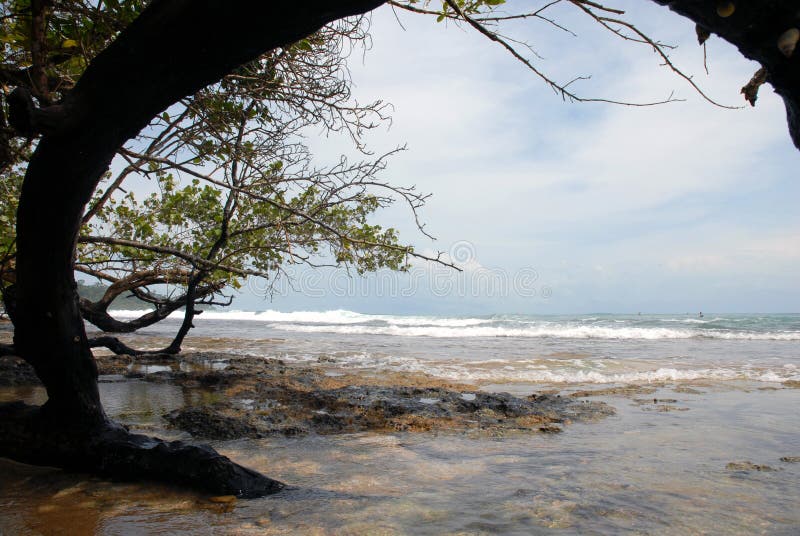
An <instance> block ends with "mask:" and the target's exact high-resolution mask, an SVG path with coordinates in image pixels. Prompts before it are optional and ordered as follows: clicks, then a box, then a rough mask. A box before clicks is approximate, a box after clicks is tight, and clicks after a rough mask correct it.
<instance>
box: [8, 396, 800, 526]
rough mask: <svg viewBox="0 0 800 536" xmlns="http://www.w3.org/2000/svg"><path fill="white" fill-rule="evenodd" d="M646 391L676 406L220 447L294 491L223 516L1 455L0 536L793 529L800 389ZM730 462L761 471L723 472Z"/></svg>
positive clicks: (141, 403) (144, 413)
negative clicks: (575, 420) (520, 427)
mask: <svg viewBox="0 0 800 536" xmlns="http://www.w3.org/2000/svg"><path fill="white" fill-rule="evenodd" d="M517 388H521V387H520V386H517ZM101 389H102V396H103V398H104V401H105V402H106V404H107V406H108V407H109V411H110V412H111V413H112V414H114V415H116V416H118V417H124V418H126V419H129V420H131V421H135V422H141V423H145V424H146V423H150V424H153V425H154V426H155V425H158V422H159V420H158V419H159V416H160V414H162V413H163V412H166V411H169V410H170V409H174V408H176V407H178V406H180V405H181V404H183V403H185V402H186V401H187V399H193V400H194V399H197V400H200V401H202V397H203V396H208V395H207V394H206V395H198V394H196V392H195V393H194V394H192V393H190V392H186V391H183V390H181V389H180V388H177V387H175V386H169V385H164V384H151V383H146V382H129V383H113V382H112V383H104V384H102V386H101ZM21 393H22V391H17V392H16V394H17V395H19V394H21ZM26 393H27V394H26V395H25V396H27V397H28V398H35V397H37V396H40V394H39V392H38V391H36V390H35V389H34V390H28V391H26ZM0 396H2V397H7V396H8V391H7V390H3V391H0ZM650 396H652V397H653V398H655V399H656V400H659V401H660V400H667V399H669V400H674V402H671V403H670V405H671V406H675V407H682V408H685V409H686V411H657V410H653V409H652V408H657V407H658V406H659V405H660V404H661V403H660V402H659V403H658V404H656V405H654V404H653V403H652V402H653V401H652V400H650V402H646V401H642V400H639V401H637V400H632V399H630V398H622V397H614V398H608V399H607V401H608V402H610V403H611V404H613V405H614V406H615V407H616V408H617V410H618V414H617V415H616V416H614V417H610V418H608V419H606V420H604V421H602V422H600V423H594V424H574V425H571V426H567V427H566V428H565V432H564V433H562V434H558V435H545V434H535V435H514V436H510V437H506V438H503V439H496V438H495V439H490V438H475V437H469V436H465V435H457V434H385V435H376V434H353V435H344V436H324V437H322V436H306V437H294V438H279V437H274V438H269V439H263V440H242V441H230V442H218V443H216V444H215V446H216V447H217V448H219V449H220V450H221V451H222V452H223V453H224V454H227V455H230V456H232V457H233V458H235V459H237V460H239V461H241V462H243V463H245V464H246V465H249V466H251V467H254V468H256V469H258V470H260V471H263V472H265V473H266V474H269V475H270V476H273V477H276V478H279V479H281V480H283V481H285V482H288V483H290V484H291V485H292V486H293V487H292V488H291V489H289V490H287V491H286V492H283V493H281V494H279V495H277V496H273V497H270V498H265V499H259V500H253V501H240V502H238V503H237V504H236V505H235V506H234V507H233V508H232V509H228V508H226V507H224V506H223V505H216V504H213V503H210V502H208V500H207V497H204V496H200V495H195V494H191V493H186V492H183V491H180V490H175V489H171V488H168V487H164V486H150V485H144V484H115V483H109V482H105V481H102V480H95V479H87V478H85V477H83V476H81V475H68V474H64V473H62V472H59V471H54V470H49V469H41V468H31V467H27V466H22V465H17V464H13V463H11V462H0V533H3V534H5V533H9V534H18V533H31V532H35V533H43V534H49V533H56V532H59V531H61V530H62V529H63V527H70V528H74V529H75V533H81V534H91V533H95V534H132V533H133V534H135V533H142V534H144V533H177V532H181V533H183V532H187V533H196V534H209V533H225V534H309V533H310V534H314V533H318V534H341V533H345V534H459V533H462V534H463V533H468V534H492V533H502V534H512V535H513V534H531V533H538V532H542V531H544V530H556V531H563V532H566V533H594V534H618V533H620V532H627V531H633V532H639V533H659V534H687V533H692V534H697V533H715V534H721V533H725V534H737V533H738V534H751V533H754V532H756V533H757V532H763V533H787V534H788V533H792V531H794V530H796V528H797V526H800V512H798V510H797V508H796V505H797V504H798V501H800V464H798V463H786V462H781V461H780V458H781V457H786V456H800V414H798V412H797V411H796V408H797V407H798V403H800V390H798V389H781V390H774V391H773V390H759V389H758V388H757V387H755V386H754V387H752V388H748V389H728V388H725V389H722V388H716V387H714V386H706V387H704V388H702V389H693V390H692V391H690V392H686V390H685V389H683V390H680V389H679V390H676V389H672V388H663V389H661V390H659V391H657V392H656V393H654V394H652V395H650ZM193 397H194V398H193ZM197 397H199V398H197ZM648 404H649V406H648ZM649 407H650V409H649V410H647V411H645V410H646V409H648V408H649ZM736 460H750V461H752V462H753V463H755V464H764V465H768V466H770V467H772V468H774V469H775V470H774V471H730V470H728V469H726V465H727V463H729V462H731V461H736Z"/></svg>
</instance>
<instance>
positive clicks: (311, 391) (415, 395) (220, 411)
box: [0, 352, 614, 440]
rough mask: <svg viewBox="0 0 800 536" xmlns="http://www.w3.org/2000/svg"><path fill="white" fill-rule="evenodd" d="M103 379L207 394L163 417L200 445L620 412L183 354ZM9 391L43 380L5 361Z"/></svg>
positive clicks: (510, 424) (597, 405)
mask: <svg viewBox="0 0 800 536" xmlns="http://www.w3.org/2000/svg"><path fill="white" fill-rule="evenodd" d="M97 363H98V368H99V371H100V374H101V381H146V382H159V383H169V384H173V385H177V386H180V387H182V388H186V389H192V390H198V391H202V392H203V393H204V394H205V395H206V396H203V397H201V398H202V403H200V404H197V405H191V406H187V407H183V408H179V409H177V410H175V411H172V412H170V413H168V414H166V415H163V418H164V420H165V422H166V423H167V424H168V426H171V427H174V428H176V429H179V430H182V431H184V432H188V433H189V434H191V435H192V436H193V437H195V438H198V439H211V440H223V439H238V438H259V437H267V436H272V435H285V436H295V435H303V434H314V433H315V434H338V433H352V432H362V431H376V432H381V431H385V432H390V431H391V432H394V431H406V432H440V431H441V432H445V431H452V432H462V433H469V434H479V435H488V436H492V437H497V436H503V435H507V434H512V433H558V432H560V431H561V430H562V429H563V427H564V426H566V425H569V424H570V423H572V422H591V421H596V420H599V419H602V418H604V417H606V416H608V415H611V414H613V413H614V409H613V408H612V407H611V406H609V405H607V404H605V403H603V402H597V401H587V400H578V399H577V398H576V397H567V396H565V397H562V396H560V395H559V394H557V393H536V394H531V395H530V396H527V397H518V396H513V395H511V394H508V393H485V392H481V391H479V390H478V389H477V388H476V387H475V386H473V385H469V384H460V383H453V382H448V381H442V380H439V379H436V378H433V377H430V376H427V375H424V374H405V373H404V374H398V373H382V374H380V375H374V374H367V373H354V372H349V371H346V370H339V369H335V368H334V367H333V366H332V365H329V364H327V363H320V365H319V366H295V365H291V364H287V363H285V362H283V361H281V360H279V359H264V358H260V357H248V356H230V355H227V354H222V353H210V352H209V353H190V354H184V355H180V356H166V355H155V356H147V357H137V358H131V357H129V356H114V355H101V356H98V357H97ZM0 378H2V380H0V381H2V382H3V384H4V385H24V384H30V383H32V382H35V381H36V380H35V375H33V371H32V370H31V369H30V367H28V366H27V365H26V364H25V363H24V362H22V361H20V360H15V359H13V358H10V359H9V358H6V359H3V360H0Z"/></svg>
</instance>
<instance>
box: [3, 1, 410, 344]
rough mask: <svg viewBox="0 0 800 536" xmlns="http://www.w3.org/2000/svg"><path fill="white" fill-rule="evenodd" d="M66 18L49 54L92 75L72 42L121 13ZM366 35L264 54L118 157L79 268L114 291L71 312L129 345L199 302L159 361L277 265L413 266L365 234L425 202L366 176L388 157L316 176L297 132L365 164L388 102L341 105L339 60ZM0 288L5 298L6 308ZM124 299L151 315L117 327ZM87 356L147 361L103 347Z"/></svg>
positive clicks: (19, 47)
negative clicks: (335, 135) (346, 149)
mask: <svg viewBox="0 0 800 536" xmlns="http://www.w3.org/2000/svg"><path fill="white" fill-rule="evenodd" d="M65 4H66V5H63V6H59V7H58V9H57V10H55V11H54V12H52V13H51V14H50V19H51V20H52V19H55V20H56V21H58V22H57V23H54V24H48V25H47V28H46V29H47V32H46V36H47V39H46V40H45V41H49V42H53V43H69V44H71V45H72V44H74V45H75V46H70V47H68V50H70V51H74V52H73V53H74V54H75V55H76V56H78V55H79V57H80V58H81V60H82V61H83V62H85V63H88V62H89V61H91V56H90V55H91V54H92V53H93V51H94V47H91V46H78V45H77V44H78V43H84V42H87V41H89V42H92V40H99V41H107V40H108V37H105V38H103V39H98V38H97V33H98V31H97V29H96V28H97V27H98V26H99V27H100V28H101V31H102V30H105V31H106V32H108V31H111V30H112V29H113V28H116V27H118V25H119V24H122V23H124V22H125V19H124V18H123V19H122V20H118V18H119V17H121V16H122V14H121V13H119V12H118V11H115V10H114V9H113V7H111V8H109V7H108V6H106V8H105V9H98V10H91V9H89V6H84V11H85V12H88V13H89V15H90V18H89V19H87V20H88V21H90V22H91V24H90V22H87V20H85V19H83V18H78V19H77V20H76V22H75V24H74V25H72V26H70V25H68V24H67V22H68V21H70V20H72V19H71V18H70V16H73V13H74V12H75V11H76V10H77V8H76V6H78V5H81V3H80V2H79V1H78V2H75V1H74V0H73V1H72V2H69V3H65ZM100 7H101V8H102V7H103V6H102V5H101V6H100ZM130 15H131V12H129V11H126V12H125V17H129V16H130ZM73 18H74V16H73ZM21 20H23V21H24V20H25V17H24V16H18V17H14V16H13V11H9V16H8V17H7V18H6V19H5V21H6V27H5V32H4V35H5V36H6V39H5V40H6V41H8V42H9V43H10V45H9V47H10V49H11V50H12V51H13V52H14V54H12V55H11V57H12V58H15V59H16V62H17V64H13V65H10V66H8V67H7V68H6V71H7V72H9V71H14V72H19V71H20V70H21V69H22V67H21V65H20V64H24V62H25V61H26V60H27V59H28V58H26V56H25V54H24V53H23V51H24V50H26V49H27V45H28V40H27V39H23V38H22V37H21V36H19V34H20V31H18V30H17V28H18V27H19V26H20V21H21ZM101 23H102V24H101ZM89 34H91V35H89ZM365 37H366V24H365V23H364V18H363V17H357V18H353V19H352V20H344V21H338V22H337V23H336V24H333V25H329V26H327V27H325V28H323V29H322V30H320V31H318V32H316V33H315V34H313V35H312V36H309V37H308V38H305V39H303V40H301V41H299V42H297V43H294V44H292V45H290V46H288V47H281V48H279V49H276V50H273V51H270V52H268V53H267V54H265V55H262V56H261V57H259V58H258V59H257V60H255V61H252V62H249V63H248V64H246V65H244V66H241V67H239V68H238V69H236V70H235V71H234V72H232V73H230V74H229V75H227V76H225V77H224V78H223V79H222V80H221V81H220V82H219V83H216V84H213V85H211V86H209V87H206V88H203V89H202V90H201V91H199V92H198V93H196V94H194V95H191V96H189V97H187V98H184V99H181V101H180V102H178V103H176V104H174V105H173V106H171V107H170V109H169V110H168V111H165V112H163V113H162V114H160V115H158V116H156V117H155V118H154V119H153V120H152V121H151V122H150V124H149V125H148V127H147V128H146V129H145V130H144V131H143V132H142V133H140V135H139V136H138V137H137V138H136V139H135V140H131V141H130V142H129V143H128V144H126V146H125V147H123V148H122V149H121V151H120V152H119V153H118V156H117V158H118V159H124V163H125V165H124V167H121V168H120V169H119V170H118V171H116V172H115V174H113V175H110V174H109V175H108V176H107V177H105V178H104V180H103V181H101V184H100V188H99V189H98V190H97V192H96V194H95V196H94V199H93V200H92V202H91V203H90V204H89V205H88V207H87V210H86V213H85V214H84V216H83V226H82V230H81V234H80V237H79V241H78V248H77V256H76V257H77V261H76V269H77V270H78V271H79V272H83V273H84V274H87V275H90V276H93V277H96V278H98V279H100V280H102V281H105V282H107V283H110V286H109V287H108V289H107V290H106V292H105V294H104V295H102V296H101V297H99V299H95V300H94V301H91V300H89V299H87V298H81V300H80V306H81V311H82V314H83V316H84V318H85V319H86V320H88V321H89V322H91V323H93V324H94V325H96V326H97V327H99V328H100V329H102V330H104V331H111V332H130V331H135V330H136V329H139V328H141V327H145V326H148V325H151V324H153V323H156V322H159V321H160V320H163V319H164V318H166V317H167V316H168V315H169V314H170V313H172V312H174V311H176V310H177V309H179V308H181V307H185V306H186V305H187V304H188V303H189V302H194V303H193V304H192V306H191V307H189V308H186V312H185V322H184V328H185V329H180V330H179V331H178V333H177V335H176V337H175V339H174V340H173V342H172V343H171V344H170V345H169V346H167V347H166V348H164V349H161V350H157V351H155V352H148V353H177V352H178V351H179V350H180V345H181V341H182V339H183V337H184V336H185V335H186V332H187V331H188V328H189V327H190V326H191V325H192V318H193V316H194V315H195V314H199V311H198V310H197V309H196V307H195V305H227V304H229V303H230V300H229V299H226V298H225V297H224V295H222V292H223V291H224V290H225V289H226V288H228V287H230V286H233V287H238V286H239V285H240V279H241V278H242V277H246V276H248V275H259V276H262V277H268V278H272V279H274V277H275V276H276V274H279V273H280V270H281V269H282V265H283V264H284V263H287V262H289V263H293V264H297V263H312V264H313V263H318V262H322V260H320V258H330V259H333V262H334V263H335V264H339V265H341V264H348V265H352V266H354V267H355V268H356V269H357V270H359V271H366V270H374V269H377V268H381V267H389V268H393V269H403V268H404V266H405V262H406V260H407V259H408V257H410V256H420V255H418V254H416V253H414V251H413V249H412V248H410V247H409V246H405V245H400V244H399V243H398V238H397V236H396V233H395V232H394V230H392V229H382V228H381V227H379V226H375V225H370V224H368V222H367V216H369V215H370V213H371V212H373V211H374V210H376V209H378V208H379V207H382V206H386V205H387V204H390V203H391V202H392V201H393V198H392V195H395V196H397V197H399V198H401V199H404V200H405V201H406V202H408V204H409V206H410V207H411V210H412V211H416V209H417V208H418V207H419V206H420V205H421V204H422V203H423V202H424V200H425V196H423V195H420V194H418V193H416V192H415V190H414V188H403V187H396V186H393V185H391V184H388V183H385V182H382V181H381V180H380V179H379V178H378V177H377V174H378V173H379V172H380V171H381V170H382V169H383V168H384V162H385V160H386V157H387V156H389V155H383V156H382V157H379V158H377V159H374V158H371V156H370V155H369V154H366V153H365V155H366V156H367V158H369V159H368V160H366V161H363V162H356V163H348V162H347V161H346V160H342V161H340V162H339V163H337V164H336V165H334V166H333V167H331V168H329V169H316V168H313V167H312V155H311V154H310V153H309V151H308V148H307V146H306V145H305V144H304V142H303V141H302V134H303V130H304V129H305V128H308V127H309V126H315V127H316V128H318V129H319V128H323V129H324V130H325V131H328V132H330V131H346V132H348V133H349V134H350V137H351V138H352V140H353V142H354V143H355V144H356V146H357V147H358V148H359V149H361V150H362V151H364V150H365V149H364V145H363V141H362V135H363V132H365V131H367V130H370V129H371V128H374V127H375V126H377V125H378V124H380V123H381V122H383V121H384V120H385V119H387V117H386V115H385V109H386V108H387V105H386V104H384V103H381V102H380V101H378V102H375V103H369V104H367V105H360V104H358V103H357V102H352V99H351V98H350V88H349V81H348V77H347V69H346V64H345V59H346V55H347V53H348V51H349V50H352V49H353V48H354V47H355V45H356V44H357V43H358V42H360V41H363V40H364V39H365ZM79 70H80V67H75V66H74V65H73V64H72V63H66V62H65V63H58V64H54V65H52V66H51V69H50V71H49V73H48V76H49V77H50V78H52V79H54V80H58V81H60V83H61V85H60V86H57V87H59V88H68V87H71V80H72V79H73V78H75V77H78V76H79V74H80V72H79ZM20 82H27V84H26V85H23V86H22V87H24V88H26V89H28V90H29V91H30V92H31V93H39V94H40V93H41V91H39V90H38V89H37V87H36V86H35V84H34V83H33V81H32V80H27V79H23V80H21V81H20ZM55 91H56V90H55V89H54V90H53V92H52V93H53V94H51V97H52V96H54V94H55ZM17 155H18V161H17V162H15V163H14V165H13V166H10V169H8V170H7V174H8V175H10V177H9V180H7V181H5V182H6V183H7V184H8V187H9V190H10V193H9V195H8V196H7V197H8V200H9V202H8V204H7V205H6V208H7V209H11V208H12V207H15V206H16V203H15V202H14V198H15V197H16V196H17V195H18V186H19V184H20V183H21V180H18V179H20V178H21V174H20V172H19V170H20V169H24V163H25V161H26V158H27V156H28V155H27V153H20V152H18V153H17ZM187 178H188V179H190V181H188V182H189V184H186V182H187V180H185V179H187ZM137 179H138V180H139V182H142V181H143V180H145V181H149V182H151V183H153V182H154V183H156V186H157V188H156V191H155V192H154V193H153V194H151V195H150V196H149V197H147V198H146V199H145V200H144V202H140V201H139V200H137V199H136V198H135V196H134V195H133V193H132V192H130V193H126V194H125V195H121V194H122V193H124V192H125V190H124V188H127V185H128V184H129V183H130V182H131V181H136V180H137ZM201 183H203V184H201ZM15 187H16V188H15ZM14 190H16V192H15V191H14ZM381 190H382V191H383V192H381ZM9 211H10V210H9ZM0 226H2V227H3V236H6V237H8V242H9V244H8V247H7V248H6V252H5V256H4V259H5V260H4V262H3V263H2V266H3V267H5V268H6V270H5V272H6V273H8V274H9V275H10V276H11V277H7V278H6V281H7V283H8V284H12V283H13V280H14V278H13V258H14V248H13V240H12V237H13V235H14V233H13V228H12V218H7V219H3V220H2V221H0ZM323 250H329V251H327V253H328V255H325V253H326V252H325V251H323ZM164 285H171V286H172V287H173V288H172V289H171V292H170V293H169V294H166V295H165V294H164V293H163V292H156V291H153V290H152V289H153V287H154V286H158V287H161V289H159V290H163V286H164ZM190 286H191V288H192V292H191V296H190V293H189V292H188V289H189V287H190ZM4 288H6V286H4ZM7 290H8V291H7V292H5V295H6V296H8V295H9V294H11V292H10V290H11V289H7ZM128 293H131V294H133V295H134V296H136V297H138V298H139V299H141V300H142V301H144V302H147V303H150V304H152V305H153V306H154V309H153V310H150V311H148V312H145V313H143V314H142V315H141V316H139V317H138V318H135V319H133V320H128V321H121V320H116V319H114V318H113V317H112V316H111V315H110V314H109V313H108V307H109V306H110V304H111V303H112V302H113V301H114V300H115V298H117V297H118V296H120V295H122V294H128ZM7 306H9V307H8V308H9V309H12V310H13V306H12V305H11V304H7ZM90 343H91V344H92V346H99V345H103V346H107V347H109V348H111V349H112V350H114V351H118V352H121V353H129V354H137V353H142V352H138V351H137V350H135V349H132V348H129V347H127V346H125V345H124V344H122V343H121V342H120V341H118V340H116V339H114V338H111V337H98V338H96V339H93V340H92V341H90Z"/></svg>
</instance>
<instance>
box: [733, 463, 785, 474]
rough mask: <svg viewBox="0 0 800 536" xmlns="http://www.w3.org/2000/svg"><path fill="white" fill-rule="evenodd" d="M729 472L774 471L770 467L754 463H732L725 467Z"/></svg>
mask: <svg viewBox="0 0 800 536" xmlns="http://www.w3.org/2000/svg"><path fill="white" fill-rule="evenodd" d="M725 469H727V470H728V471H765V472H768V471H774V470H775V469H773V468H772V467H770V466H769V465H759V464H756V463H753V462H748V461H744V462H730V463H729V464H728V465H726V466H725Z"/></svg>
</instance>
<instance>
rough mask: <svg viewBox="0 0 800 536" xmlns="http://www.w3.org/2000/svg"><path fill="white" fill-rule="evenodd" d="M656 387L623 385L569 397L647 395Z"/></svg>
mask: <svg viewBox="0 0 800 536" xmlns="http://www.w3.org/2000/svg"><path fill="white" fill-rule="evenodd" d="M656 390H657V389H656V387H653V386H650V385H623V386H619V387H605V388H602V389H587V390H583V391H575V392H574V393H571V394H570V395H569V396H571V397H574V398H586V397H589V396H610V395H621V396H631V395H647V394H651V393H655V392H656Z"/></svg>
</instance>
